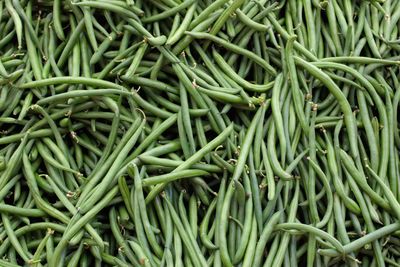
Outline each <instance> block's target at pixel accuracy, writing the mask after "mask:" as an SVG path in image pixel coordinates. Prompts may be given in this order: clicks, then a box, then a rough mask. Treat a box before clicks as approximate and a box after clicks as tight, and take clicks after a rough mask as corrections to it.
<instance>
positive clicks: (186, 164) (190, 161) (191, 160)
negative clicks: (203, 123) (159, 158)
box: [146, 125, 233, 203]
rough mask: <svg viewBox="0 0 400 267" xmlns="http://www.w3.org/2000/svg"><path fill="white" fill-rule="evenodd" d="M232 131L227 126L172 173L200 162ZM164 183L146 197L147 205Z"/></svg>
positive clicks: (230, 127) (231, 127) (231, 126)
mask: <svg viewBox="0 0 400 267" xmlns="http://www.w3.org/2000/svg"><path fill="white" fill-rule="evenodd" d="M232 130H233V125H230V126H228V127H227V128H226V129H225V130H224V131H222V132H221V134H220V135H218V136H217V137H216V138H215V139H214V140H212V141H211V142H209V143H208V144H207V145H206V146H204V147H202V148H201V149H200V150H198V151H197V152H196V153H195V154H193V155H192V156H191V157H190V158H188V159H187V160H186V161H185V162H183V163H182V164H181V165H179V166H178V167H176V168H175V169H174V170H173V171H172V172H178V171H182V170H185V169H187V168H190V166H192V165H193V164H194V163H195V162H196V161H198V160H200V159H201V158H202V157H203V156H204V155H205V154H207V153H209V152H210V151H211V150H213V149H214V148H215V147H217V146H219V145H220V144H221V143H222V142H224V141H225V139H226V138H227V136H229V135H230V134H231V132H232ZM166 185H167V184H166V183H161V184H157V185H156V186H155V187H154V188H153V189H152V190H151V192H150V193H149V194H148V195H147V197H146V203H149V202H150V201H151V200H152V199H154V197H155V196H156V195H157V194H158V193H160V192H161V191H162V190H163V188H164V187H165V186H166Z"/></svg>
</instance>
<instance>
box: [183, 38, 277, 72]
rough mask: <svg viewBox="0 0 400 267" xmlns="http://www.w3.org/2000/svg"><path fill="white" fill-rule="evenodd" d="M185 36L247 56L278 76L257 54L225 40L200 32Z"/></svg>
mask: <svg viewBox="0 0 400 267" xmlns="http://www.w3.org/2000/svg"><path fill="white" fill-rule="evenodd" d="M185 34H187V35H189V36H191V37H193V38H196V39H207V40H210V41H213V42H215V43H217V44H219V45H221V46H223V47H225V48H226V49H229V50H231V51H232V52H235V53H237V54H240V55H243V56H246V57H248V58H250V59H252V60H253V61H255V62H256V63H257V64H259V65H260V66H261V67H263V68H264V69H265V70H266V71H268V72H269V73H270V74H272V75H276V70H275V69H274V68H273V67H272V66H271V65H269V64H268V63H266V62H265V61H264V60H263V59H262V58H260V57H259V56H257V55H256V54H254V53H253V52H250V51H248V50H245V49H243V48H240V47H238V46H236V45H234V44H230V43H228V42H226V41H224V40H223V39H221V38H218V37H216V36H213V35H211V34H208V33H200V32H193V31H191V32H185Z"/></svg>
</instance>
